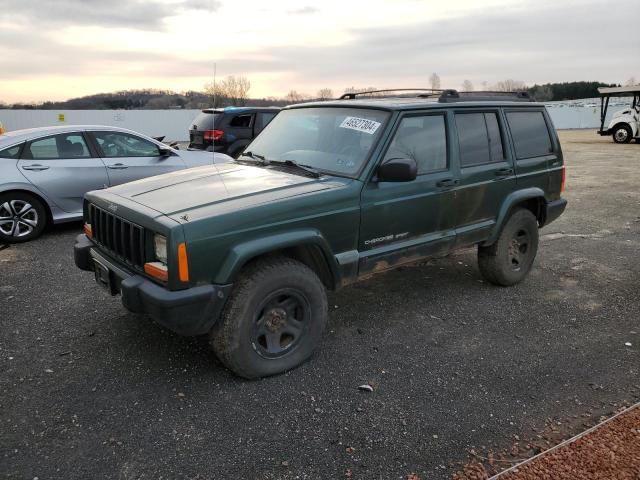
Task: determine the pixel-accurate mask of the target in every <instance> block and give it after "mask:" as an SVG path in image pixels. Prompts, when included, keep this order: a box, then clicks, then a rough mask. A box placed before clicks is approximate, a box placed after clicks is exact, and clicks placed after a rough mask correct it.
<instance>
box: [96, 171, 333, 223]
mask: <svg viewBox="0 0 640 480" xmlns="http://www.w3.org/2000/svg"><path fill="white" fill-rule="evenodd" d="M336 186H337V185H336V184H334V183H332V182H331V181H327V179H326V178H325V179H323V178H308V177H303V176H300V175H294V174H290V173H286V172H282V171H278V170H274V169H268V168H264V167H254V166H250V165H241V164H238V163H224V164H219V165H207V166H204V167H197V168H189V169H186V170H179V171H177V172H172V173H167V174H164V175H159V176H157V177H149V178H145V179H142V180H137V181H135V182H131V183H125V184H123V185H118V186H116V187H112V188H110V189H108V190H107V191H109V192H111V193H113V194H116V195H119V196H121V197H124V198H127V199H130V200H133V201H134V202H137V203H139V204H141V205H144V206H146V207H149V208H152V209H154V210H156V211H158V212H161V213H163V214H165V215H168V216H172V215H177V214H180V213H184V212H186V211H189V210H195V209H198V208H201V207H205V206H211V205H214V204H226V203H229V202H230V201H231V200H233V202H232V203H233V208H234V209H241V208H245V207H250V206H254V205H258V204H262V203H267V202H272V201H276V200H280V199H284V198H288V197H291V196H295V195H303V194H307V193H312V192H317V191H320V190H327V189H330V188H335V187H336ZM225 202H226V203H225ZM221 210H222V208H221Z"/></svg>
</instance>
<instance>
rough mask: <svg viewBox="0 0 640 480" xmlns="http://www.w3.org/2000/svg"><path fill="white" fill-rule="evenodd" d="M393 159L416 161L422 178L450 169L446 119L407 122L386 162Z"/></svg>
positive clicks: (402, 127) (414, 118) (400, 127)
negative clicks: (427, 174)
mask: <svg viewBox="0 0 640 480" xmlns="http://www.w3.org/2000/svg"><path fill="white" fill-rule="evenodd" d="M391 158H413V159H414V160H415V161H416V163H417V164H418V174H422V173H427V172H433V171H437V170H442V169H444V168H447V135H446V130H445V124H444V116H443V115H425V116H423V117H406V118H403V119H402V121H401V122H400V126H399V127H398V130H396V133H395V135H394V137H393V140H392V141H391V145H390V146H389V149H388V150H387V153H386V154H385V156H384V160H383V161H385V160H389V159H391Z"/></svg>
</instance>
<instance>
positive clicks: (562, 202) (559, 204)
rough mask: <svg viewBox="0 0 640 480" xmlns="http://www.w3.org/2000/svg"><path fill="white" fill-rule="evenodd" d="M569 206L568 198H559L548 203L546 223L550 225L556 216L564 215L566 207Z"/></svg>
mask: <svg viewBox="0 0 640 480" xmlns="http://www.w3.org/2000/svg"><path fill="white" fill-rule="evenodd" d="M565 208H567V200H566V199H565V198H559V199H558V200H554V201H552V202H549V203H547V211H546V213H545V216H544V224H545V225H549V224H550V223H551V222H553V221H554V220H555V219H556V218H558V217H559V216H560V215H562V212H564V209H565Z"/></svg>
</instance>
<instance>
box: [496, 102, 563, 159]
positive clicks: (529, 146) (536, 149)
mask: <svg viewBox="0 0 640 480" xmlns="http://www.w3.org/2000/svg"><path fill="white" fill-rule="evenodd" d="M507 121H508V122H509V129H510V130H511V137H512V138H513V144H514V147H515V149H516V158H518V159H522V158H530V157H539V156H542V155H548V154H549V153H551V152H553V147H552V146H551V137H550V136H549V130H548V128H547V122H545V121H544V115H543V114H542V112H539V111H538V112H507Z"/></svg>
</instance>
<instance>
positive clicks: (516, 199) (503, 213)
mask: <svg viewBox="0 0 640 480" xmlns="http://www.w3.org/2000/svg"><path fill="white" fill-rule="evenodd" d="M531 199H537V200H542V202H543V204H544V205H545V207H546V203H547V201H546V199H545V196H544V191H542V189H541V188H538V187H530V188H525V189H522V190H517V191H515V192H511V193H510V194H509V195H508V196H507V198H505V200H504V202H502V206H501V207H500V212H499V213H498V218H497V220H496V224H495V226H494V227H493V231H492V232H491V236H490V237H489V238H488V239H487V240H486V241H485V242H484V243H483V244H482V245H483V246H488V245H491V244H492V243H494V242H495V241H496V240H498V236H499V235H500V232H501V231H502V227H503V225H504V224H505V223H506V221H507V220H508V219H509V213H511V210H513V207H514V205H517V204H519V203H521V202H524V201H526V200H531ZM541 213H542V215H543V216H544V214H545V212H544V211H543V212H541Z"/></svg>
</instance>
